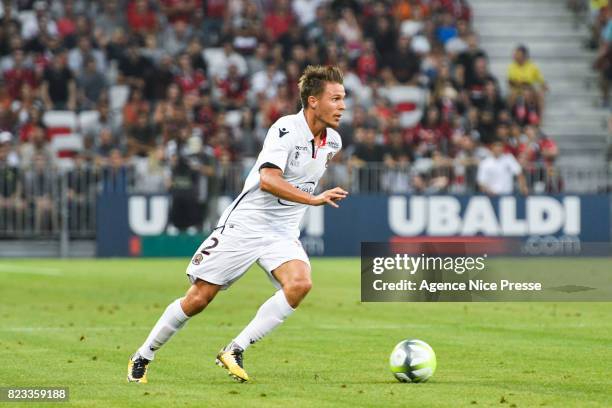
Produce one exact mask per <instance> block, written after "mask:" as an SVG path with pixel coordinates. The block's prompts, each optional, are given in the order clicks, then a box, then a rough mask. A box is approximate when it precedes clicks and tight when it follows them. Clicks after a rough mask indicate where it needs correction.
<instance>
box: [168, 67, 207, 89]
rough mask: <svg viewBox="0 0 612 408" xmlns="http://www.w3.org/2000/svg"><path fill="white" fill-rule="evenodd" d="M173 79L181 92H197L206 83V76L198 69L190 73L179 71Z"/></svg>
mask: <svg viewBox="0 0 612 408" xmlns="http://www.w3.org/2000/svg"><path fill="white" fill-rule="evenodd" d="M174 81H175V82H176V83H177V84H178V86H180V87H181V90H182V91H183V94H188V93H191V92H198V91H199V90H200V88H202V87H203V86H204V85H205V84H206V77H205V76H204V74H203V73H202V71H200V70H196V71H193V72H192V73H191V74H187V73H180V74H179V75H177V76H176V77H175V78H174Z"/></svg>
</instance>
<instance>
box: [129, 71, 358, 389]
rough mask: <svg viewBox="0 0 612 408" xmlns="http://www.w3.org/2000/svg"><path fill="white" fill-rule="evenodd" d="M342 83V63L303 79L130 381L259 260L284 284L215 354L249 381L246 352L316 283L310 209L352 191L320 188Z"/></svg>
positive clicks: (134, 360) (337, 142) (132, 366)
mask: <svg viewBox="0 0 612 408" xmlns="http://www.w3.org/2000/svg"><path fill="white" fill-rule="evenodd" d="M342 83H343V76H342V72H341V71H340V70H339V69H338V68H337V67H323V66H309V67H307V68H306V69H305V70H304V73H303V75H302V76H301V78H300V80H299V84H298V86H299V91H300V99H301V102H302V107H303V109H302V110H301V111H300V112H298V113H297V114H295V115H288V116H284V117H282V118H280V119H279V120H278V121H276V122H275V123H274V124H273V125H272V127H271V128H270V130H269V131H268V134H267V135H266V139H265V141H264V145H263V148H262V150H261V153H260V154H259V157H258V158H257V161H256V163H255V165H254V166H253V168H252V169H251V172H250V173H249V175H248V177H247V179H246V181H245V183H244V188H243V190H242V192H241V194H240V195H239V196H238V197H237V198H236V199H235V200H234V202H233V203H232V204H231V205H230V206H229V207H228V208H227V209H226V210H225V212H224V213H223V215H222V216H221V219H220V220H219V223H218V224H217V227H216V228H215V229H214V231H213V232H212V234H211V235H210V236H209V237H208V238H207V239H206V240H205V241H204V242H202V244H201V245H200V247H199V248H198V250H197V251H196V253H195V255H194V256H193V258H192V259H191V262H190V264H189V266H188V267H187V275H188V278H189V280H190V282H191V287H190V288H189V290H187V293H186V294H185V297H183V298H180V299H177V300H175V301H174V302H172V303H171V304H170V305H169V306H168V307H167V308H166V310H165V311H164V313H163V314H162V316H161V317H160V318H159V320H158V321H157V323H156V324H155V326H154V327H153V330H151V333H150V334H149V336H148V337H147V339H146V340H145V342H144V343H143V345H142V346H141V347H140V348H139V349H138V350H137V351H136V353H135V354H134V355H133V356H132V357H131V358H130V361H129V365H128V375H127V379H128V381H131V382H140V383H146V382H147V376H146V374H147V368H148V365H149V363H150V362H151V361H152V360H153V358H154V355H155V351H157V350H158V349H159V348H160V347H161V346H162V345H163V344H165V343H166V342H167V341H168V340H169V339H170V338H171V337H172V336H173V335H174V334H175V333H176V332H177V331H178V330H179V329H181V328H182V327H183V326H184V325H185V323H187V321H188V320H189V319H190V318H191V317H193V316H195V315H196V314H198V313H200V312H201V311H202V310H204V309H205V308H206V306H207V305H208V304H209V303H210V302H211V301H212V300H213V299H214V297H215V295H216V294H217V293H218V292H219V290H223V289H227V288H228V287H229V286H230V285H231V284H232V283H234V282H235V281H236V280H238V279H239V278H240V277H241V276H242V275H243V274H244V273H245V272H246V271H247V270H248V269H249V267H250V266H251V265H252V264H253V263H255V262H257V264H258V265H259V266H260V267H261V268H262V269H263V270H264V271H266V273H267V274H268V276H269V278H270V280H271V281H272V283H273V284H274V286H276V288H277V289H278V291H277V292H276V293H275V294H274V295H273V296H272V297H271V298H269V299H268V300H267V301H266V302H265V303H264V304H263V305H261V307H260V308H259V310H258V311H257V313H256V314H255V317H254V318H253V320H251V322H250V323H249V324H248V325H247V326H246V327H245V328H244V329H243V330H242V332H241V333H239V334H238V336H236V337H235V338H234V339H233V340H232V341H231V342H230V343H229V344H228V345H227V346H226V347H224V348H223V349H221V351H220V352H219V353H218V354H217V359H216V363H217V365H219V366H221V367H223V368H225V369H227V371H228V372H229V374H230V375H231V376H232V377H233V378H235V379H236V380H238V381H241V382H244V381H248V379H249V376H248V375H247V373H246V371H245V370H244V367H243V357H242V355H243V352H244V351H245V350H246V349H247V348H248V347H249V346H250V345H251V344H253V343H255V342H256V341H258V340H260V339H261V338H262V337H264V336H265V335H266V334H268V333H269V332H270V331H272V330H273V329H274V328H275V327H276V326H278V325H279V324H281V323H282V322H283V321H285V319H286V318H287V317H288V316H289V315H290V314H291V313H293V311H294V310H295V308H297V306H298V305H299V304H300V302H301V301H302V299H304V297H305V296H306V294H307V293H308V292H309V291H310V288H311V286H312V281H311V277H310V262H309V260H308V256H307V255H306V252H304V249H303V248H302V245H301V244H300V241H299V240H298V237H299V233H300V232H299V225H300V221H301V219H302V217H303V215H304V213H305V211H306V209H307V208H308V206H310V205H313V206H314V205H316V206H318V205H325V204H329V205H331V206H332V207H338V204H337V201H340V200H342V199H343V198H345V197H346V196H347V194H348V193H347V192H346V191H345V190H343V189H342V188H340V187H335V188H332V189H330V190H326V191H324V192H322V193H321V194H318V195H314V191H315V188H316V187H317V183H318V182H319V179H320V178H321V176H323V173H325V169H326V168H327V166H328V164H329V161H330V160H331V158H332V157H333V156H334V155H335V154H337V153H338V151H339V150H340V148H341V147H342V140H341V139H340V135H339V134H338V133H337V132H336V130H335V129H336V128H338V125H339V123H340V118H341V116H342V113H343V111H344V109H345V105H344V96H345V92H344V86H343V85H342Z"/></svg>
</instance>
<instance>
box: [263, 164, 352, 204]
mask: <svg viewBox="0 0 612 408" xmlns="http://www.w3.org/2000/svg"><path fill="white" fill-rule="evenodd" d="M259 188H260V189H261V190H263V191H265V192H266V193H270V194H273V195H275V196H276V197H278V198H280V199H282V200H287V201H292V202H294V203H300V204H306V205H324V204H329V205H331V206H332V207H336V208H337V207H338V204H336V201H340V200H342V199H343V198H345V197H346V196H347V194H348V192H346V191H345V190H343V189H341V188H340V187H335V188H332V189H330V190H325V191H324V192H322V193H321V194H319V195H316V196H315V195H312V194H310V193H307V192H305V191H302V190H300V189H299V188H296V187H294V186H292V185H291V184H290V183H289V182H287V180H285V179H284V178H283V172H282V170H281V169H279V168H276V167H262V168H261V169H260V170H259Z"/></svg>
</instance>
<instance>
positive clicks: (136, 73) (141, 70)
mask: <svg viewBox="0 0 612 408" xmlns="http://www.w3.org/2000/svg"><path fill="white" fill-rule="evenodd" d="M150 66H151V63H150V61H149V60H148V59H147V58H145V57H144V56H142V55H141V54H140V51H139V50H138V47H137V46H136V43H135V42H131V43H129V44H128V46H127V50H125V54H121V58H120V60H119V77H118V79H117V82H119V83H120V84H125V85H129V86H131V87H137V88H142V87H144V85H145V81H144V78H143V75H144V74H145V73H146V72H147V71H148V70H149V69H150Z"/></svg>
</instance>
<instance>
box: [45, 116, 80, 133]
mask: <svg viewBox="0 0 612 408" xmlns="http://www.w3.org/2000/svg"><path fill="white" fill-rule="evenodd" d="M43 123H44V124H45V126H47V127H49V128H66V129H70V130H75V129H76V128H77V115H76V113H74V112H72V111H48V112H45V114H44V116H43Z"/></svg>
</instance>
